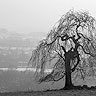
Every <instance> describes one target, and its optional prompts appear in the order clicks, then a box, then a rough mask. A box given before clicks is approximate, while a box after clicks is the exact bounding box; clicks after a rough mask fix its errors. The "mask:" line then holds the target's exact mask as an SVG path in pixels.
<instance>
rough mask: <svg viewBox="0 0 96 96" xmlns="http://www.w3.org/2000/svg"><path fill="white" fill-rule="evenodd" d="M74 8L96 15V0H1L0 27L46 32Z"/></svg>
mask: <svg viewBox="0 0 96 96" xmlns="http://www.w3.org/2000/svg"><path fill="white" fill-rule="evenodd" d="M73 8H74V10H77V11H78V10H85V11H89V13H91V15H92V16H94V17H96V0H0V28H6V29H8V30H9V31H16V32H25V33H27V32H32V34H36V32H37V33H39V35H40V32H44V34H45V33H47V32H48V31H49V30H51V28H52V26H53V25H54V24H55V23H56V22H57V21H58V20H59V18H60V17H61V16H62V15H63V14H65V13H66V12H67V11H69V10H70V9H73ZM34 32H35V33H34Z"/></svg>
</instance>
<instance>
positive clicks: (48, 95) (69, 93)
mask: <svg viewBox="0 0 96 96" xmlns="http://www.w3.org/2000/svg"><path fill="white" fill-rule="evenodd" d="M0 96H96V89H86V88H83V89H71V90H47V91H30V92H8V93H7V92H6V93H0Z"/></svg>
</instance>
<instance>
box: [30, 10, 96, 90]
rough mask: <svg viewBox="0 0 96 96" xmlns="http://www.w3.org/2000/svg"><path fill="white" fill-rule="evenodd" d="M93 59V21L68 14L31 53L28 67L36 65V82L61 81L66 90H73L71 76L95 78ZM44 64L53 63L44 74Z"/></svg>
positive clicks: (95, 32)
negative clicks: (90, 76) (49, 69)
mask: <svg viewBox="0 0 96 96" xmlns="http://www.w3.org/2000/svg"><path fill="white" fill-rule="evenodd" d="M95 58H96V30H95V19H94V18H93V17H92V16H90V15H89V13H87V12H75V11H69V12H67V13H66V14H64V15H63V16H62V17H61V18H60V20H59V21H58V22H57V23H56V25H55V26H54V27H53V29H52V30H51V31H50V32H49V33H48V35H47V37H46V38H45V39H43V40H41V41H40V42H39V44H38V46H37V47H36V48H35V49H34V50H33V52H32V56H31V59H30V64H32V65H34V66H36V72H35V78H36V80H37V81H38V82H40V83H41V82H49V81H59V80H61V79H62V78H65V81H64V82H65V88H67V89H68V88H72V87H73V83H72V78H73V77H72V73H74V78H75V77H76V76H77V74H79V76H81V77H82V79H84V78H85V76H88V75H89V74H90V73H91V75H92V76H93V75H95ZM47 64H53V67H52V72H50V73H49V74H45V69H46V65H47ZM88 70H89V71H88Z"/></svg>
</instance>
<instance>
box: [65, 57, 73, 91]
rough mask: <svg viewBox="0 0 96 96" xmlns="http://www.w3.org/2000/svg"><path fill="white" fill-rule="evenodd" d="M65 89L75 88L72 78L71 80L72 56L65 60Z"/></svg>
mask: <svg viewBox="0 0 96 96" xmlns="http://www.w3.org/2000/svg"><path fill="white" fill-rule="evenodd" d="M65 74H66V75H65V87H64V89H71V88H73V84H72V78H71V66H70V56H67V57H66V59H65Z"/></svg>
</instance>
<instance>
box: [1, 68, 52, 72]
mask: <svg viewBox="0 0 96 96" xmlns="http://www.w3.org/2000/svg"><path fill="white" fill-rule="evenodd" d="M0 70H1V71H8V70H12V71H22V72H24V71H33V72H35V71H36V68H0ZM39 71H40V70H39ZM51 71H52V69H45V72H51Z"/></svg>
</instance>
